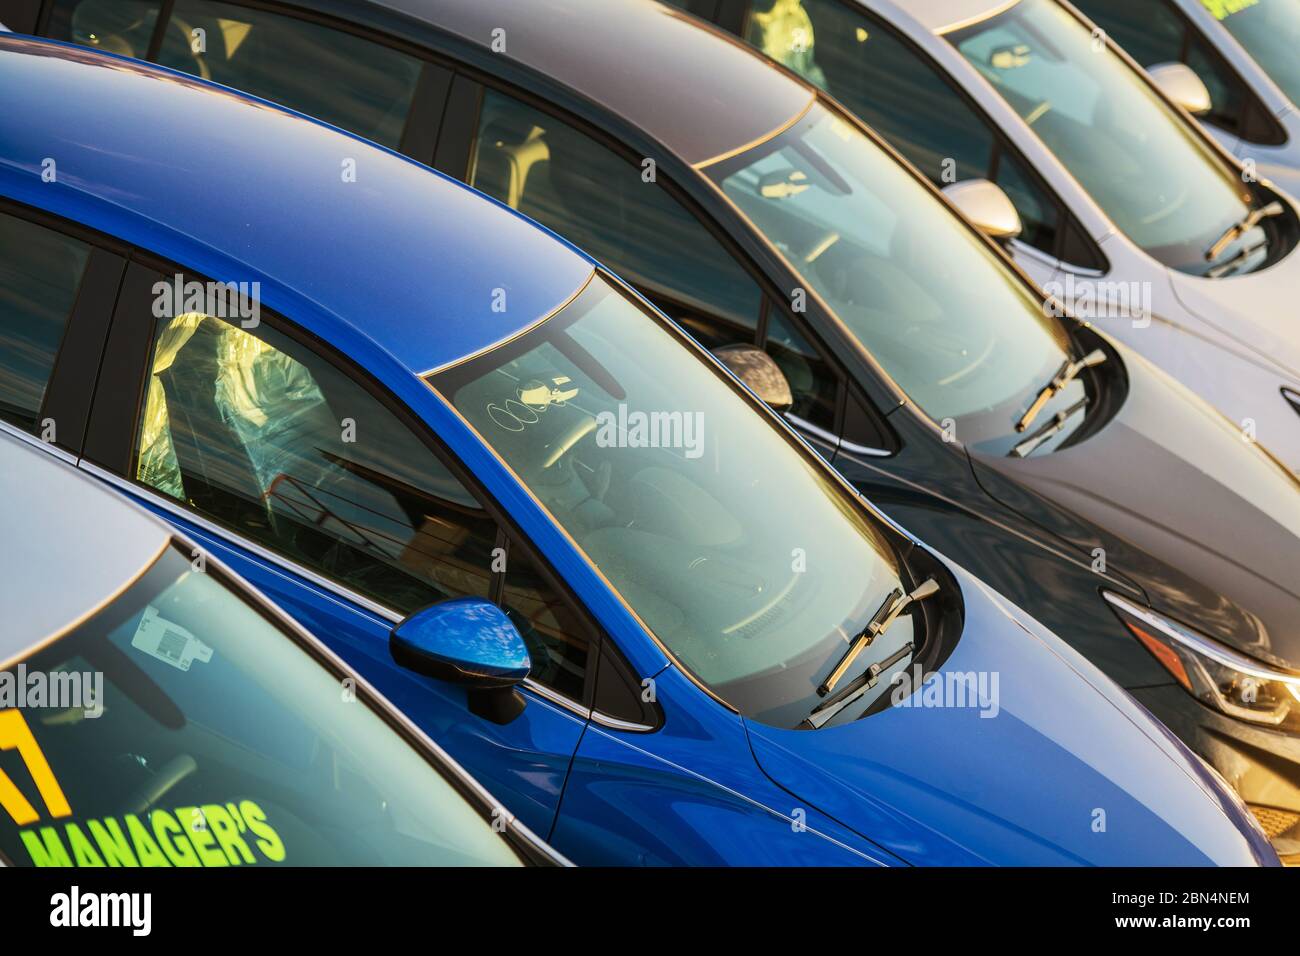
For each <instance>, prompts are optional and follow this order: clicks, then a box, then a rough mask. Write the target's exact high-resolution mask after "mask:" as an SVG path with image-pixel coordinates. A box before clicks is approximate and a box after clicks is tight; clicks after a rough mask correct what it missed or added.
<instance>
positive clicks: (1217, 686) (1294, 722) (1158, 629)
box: [1102, 591, 1300, 733]
mask: <svg viewBox="0 0 1300 956" xmlns="http://www.w3.org/2000/svg"><path fill="white" fill-rule="evenodd" d="M1102 596H1103V597H1105V598H1106V600H1107V601H1108V602H1109V603H1110V606H1111V609H1112V610H1113V611H1114V612H1115V613H1116V615H1118V616H1119V619H1120V620H1121V621H1123V622H1124V625H1125V626H1126V627H1127V628H1128V629H1129V630H1130V631H1131V632H1132V633H1133V636H1134V637H1136V638H1137V639H1138V640H1139V641H1140V642H1141V643H1142V645H1143V646H1144V647H1145V648H1146V649H1147V650H1148V651H1150V652H1151V653H1152V655H1153V656H1154V657H1155V659H1156V660H1158V661H1159V662H1160V664H1161V665H1162V666H1163V667H1164V669H1165V670H1167V671H1169V673H1170V674H1172V675H1173V677H1174V679H1175V680H1176V681H1178V683H1180V684H1181V685H1182V686H1183V687H1184V688H1186V690H1187V691H1188V692H1189V693H1190V694H1192V695H1193V696H1195V697H1197V698H1199V699H1200V700H1201V701H1203V702H1204V703H1206V704H1209V705H1210V706H1211V707H1214V708H1216V709H1217V710H1220V711H1222V712H1223V713H1225V714H1228V715H1229V716H1232V717H1237V718H1240V719H1241V720H1248V721H1250V722H1251V723H1254V724H1264V725H1265V726H1268V727H1275V728H1277V729H1278V730H1286V731H1290V732H1291V733H1300V674H1297V673H1291V672H1288V671H1283V670H1279V669H1277V668H1275V667H1270V666H1269V665H1267V664H1262V663H1260V662H1259V661H1256V660H1253V659H1252V658H1249V657H1247V656H1246V655H1244V654H1240V653H1238V652H1237V651H1234V650H1230V649H1229V648H1227V647H1225V646H1224V645H1222V644H1220V643H1219V642H1218V641H1213V640H1211V639H1210V638H1208V637H1205V636H1204V635H1202V634H1198V633H1197V632H1196V631H1193V630H1192V629H1191V628H1190V627H1187V626H1186V625H1184V624H1179V623H1178V622H1177V621H1171V620H1169V618H1167V617H1164V616H1163V615H1160V614H1157V613H1155V612H1154V611H1152V610H1151V609H1150V608H1145V607H1142V606H1141V605H1139V604H1134V603H1133V602H1132V601H1129V600H1126V599H1125V598H1122V597H1120V596H1119V595H1118V594H1112V593H1110V592H1109V591H1103V592H1102Z"/></svg>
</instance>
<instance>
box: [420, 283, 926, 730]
mask: <svg viewBox="0 0 1300 956" xmlns="http://www.w3.org/2000/svg"><path fill="white" fill-rule="evenodd" d="M430 382H431V384H432V385H433V387H434V388H436V389H437V390H438V391H439V392H440V393H441V394H443V395H445V396H447V397H448V398H449V399H450V400H451V401H452V402H453V404H454V405H455V407H456V409H457V410H458V411H459V412H460V413H461V415H463V416H464V417H465V418H466V419H467V420H468V421H469V422H470V423H471V424H472V425H473V426H474V427H475V428H476V429H477V430H478V431H479V433H480V434H481V435H483V437H484V439H485V440H486V441H487V442H488V443H489V444H491V445H492V447H493V448H494V449H496V451H497V453H498V454H500V455H501V456H502V458H503V459H504V460H505V461H506V463H507V464H508V465H509V466H510V467H511V468H512V469H513V470H514V472H515V473H516V474H517V475H518V476H519V478H520V479H521V480H522V481H523V482H524V483H525V484H526V485H527V486H528V488H529V489H530V490H531V491H532V492H533V493H534V494H535V495H536V496H537V497H538V498H539V499H540V500H541V502H542V504H543V505H544V506H545V507H546V508H547V509H548V510H549V511H550V513H551V515H552V517H553V518H554V520H555V521H556V522H557V523H558V524H559V525H560V526H561V527H563V528H564V530H565V531H566V532H568V534H570V535H571V536H572V537H573V539H574V541H575V542H576V543H577V545H578V547H579V548H581V549H582V551H583V552H584V553H585V554H586V556H587V557H588V559H589V560H590V561H591V562H592V563H593V564H594V565H595V566H596V567H597V568H598V569H599V570H600V571H601V572H602V573H603V574H604V576H605V577H606V578H607V579H608V580H609V581H610V583H611V585H612V586H613V587H614V588H615V589H616V590H617V591H618V592H619V594H621V595H622V597H623V599H624V600H625V601H626V602H627V603H628V605H629V606H630V607H631V608H632V610H633V611H635V612H636V613H637V615H639V617H640V618H641V620H642V621H644V622H645V624H646V626H647V627H648V628H649V629H650V630H651V631H652V632H653V633H654V634H655V635H656V636H657V637H658V639H659V640H660V641H662V642H663V643H664V645H665V646H666V647H668V648H669V650H671V652H672V653H673V655H674V656H675V657H676V658H677V660H679V661H680V662H681V663H682V664H683V666H685V667H686V668H688V669H689V670H690V671H691V672H692V673H693V674H694V675H695V676H696V677H697V678H698V679H699V680H700V681H702V682H703V683H705V684H706V685H708V686H709V687H711V688H712V689H713V690H714V691H715V692H716V693H717V694H718V695H719V696H721V697H722V698H723V699H725V700H727V701H729V702H731V703H732V704H734V705H735V706H736V707H737V708H738V709H740V710H741V712H742V713H745V714H748V715H750V716H754V717H756V718H758V719H760V720H763V721H766V722H769V723H774V724H777V725H781V726H791V727H792V726H795V725H796V724H798V723H799V722H800V721H802V720H803V719H804V718H805V717H806V716H807V715H808V713H809V711H810V710H811V709H812V707H813V705H814V704H815V703H816V702H817V701H818V700H819V699H820V698H819V697H818V696H817V694H816V687H817V685H818V683H819V681H820V680H821V679H822V678H823V677H825V675H826V674H827V673H828V672H829V670H830V668H831V667H832V666H833V664H834V663H835V662H836V661H837V660H838V659H839V657H840V656H841V655H842V654H843V651H844V648H845V642H846V641H847V640H849V639H850V638H851V637H852V636H854V635H856V634H858V633H859V632H861V631H862V629H863V628H864V627H865V626H866V624H867V622H868V620H869V619H870V617H871V615H872V614H873V613H875V611H876V609H877V608H878V607H880V605H881V604H882V603H883V601H884V598H885V596H886V595H887V594H889V593H890V591H891V589H892V588H894V587H896V586H897V585H898V566H897V563H896V559H895V557H894V556H893V554H892V552H891V550H890V549H889V546H888V544H887V543H886V541H885V539H884V538H883V536H882V534H881V532H880V530H879V529H877V528H876V527H875V526H874V525H872V524H871V523H870V522H869V521H868V520H867V518H866V516H865V515H864V514H863V512H862V511H861V510H860V509H859V508H858V507H857V505H856V503H855V502H854V500H853V499H852V498H851V497H850V496H849V495H848V494H847V493H846V492H845V491H844V490H843V489H842V488H841V486H840V485H838V484H837V483H836V482H834V481H833V480H832V479H831V477H830V476H829V475H828V474H827V473H826V472H825V471H824V470H823V469H822V468H821V467H820V466H819V465H817V464H816V463H815V459H813V458H812V457H811V456H807V454H806V453H801V452H800V451H798V450H797V447H796V446H795V445H794V444H793V443H792V441H791V440H790V439H789V438H788V437H787V436H785V435H783V434H782V433H781V432H780V431H778V430H777V429H775V428H773V427H772V426H771V425H770V424H769V423H768V422H767V421H766V420H765V419H764V417H763V416H761V415H758V414H756V410H755V406H753V405H752V404H751V403H750V402H749V401H747V400H745V399H744V398H742V397H741V396H740V395H739V394H738V393H737V392H736V391H734V390H733V388H732V386H730V385H729V384H728V383H727V381H726V380H725V379H724V378H723V377H722V376H721V375H720V374H719V373H718V372H716V371H715V370H713V369H712V368H710V367H709V366H707V365H706V364H705V363H704V362H702V361H701V360H700V359H699V358H698V357H696V355H695V354H694V353H693V351H692V350H691V349H690V348H688V347H687V345H686V344H685V343H684V342H683V341H682V340H680V339H678V338H677V337H676V336H675V335H674V334H673V333H671V332H670V331H668V329H666V328H665V327H663V326H661V325H660V324H659V322H658V320H656V319H654V318H653V317H652V316H651V315H650V313H648V312H643V311H642V310H641V309H640V308H639V307H638V306H637V305H635V304H634V303H633V302H631V301H630V300H628V299H625V298H624V297H623V296H622V295H621V294H620V293H619V292H617V291H615V290H613V289H612V288H611V287H610V286H608V285H606V284H605V282H604V280H603V279H600V278H599V277H597V278H595V279H593V280H592V282H591V284H590V285H589V286H588V287H587V289H586V290H585V291H584V292H583V293H582V294H581V295H580V296H579V297H578V298H577V299H576V300H575V301H574V302H573V303H572V304H571V305H569V306H568V307H567V308H565V309H564V310H563V311H561V312H560V313H559V314H558V315H556V316H554V317H552V318H551V319H548V320H547V321H546V322H544V323H542V324H541V325H539V326H537V327H536V328H534V329H532V330H531V331H529V332H528V333H527V334H525V335H523V336H521V337H520V338H518V339H516V340H514V341H513V342H511V343H508V344H507V345H504V346H501V347H499V348H497V349H495V350H493V351H491V352H488V353H486V354H485V355H482V356H480V357H477V358H474V359H472V360H470V361H468V362H466V363H464V364H462V365H460V366H457V367H455V368H452V369H450V370H448V371H445V372H442V373H440V374H438V375H436V376H433V377H432V378H431V379H430ZM510 403H517V404H522V405H525V406H527V407H528V408H530V409H531V410H532V411H533V412H534V413H535V418H536V421H534V422H531V423H529V424H528V425H526V426H525V427H523V428H519V427H512V426H513V422H511V421H505V422H504V423H503V422H502V421H501V420H500V417H499V411H500V410H501V409H502V408H504V407H505V406H506V405H508V404H510ZM900 625H901V626H897V627H896V628H893V629H891V630H890V631H889V633H888V635H887V638H888V640H887V641H886V640H883V639H882V641H881V643H882V644H888V645H889V647H887V648H882V651H883V652H892V651H894V650H897V649H898V648H899V647H900V646H902V644H904V643H906V642H907V641H908V640H909V639H910V637H911V633H912V623H911V621H910V620H908V621H907V622H906V623H903V622H900ZM882 657H883V653H882ZM877 659H880V658H877V657H876V656H875V655H874V654H873V655H865V654H864V655H862V658H861V659H860V665H858V667H857V669H856V670H855V671H854V674H853V676H856V674H857V673H860V671H861V670H862V669H865V668H866V667H867V666H868V665H869V664H870V663H872V662H873V661H875V660H877ZM904 664H905V661H904ZM900 666H902V665H900ZM846 679H847V678H846ZM887 682H888V679H887V677H885V676H884V675H882V677H881V685H880V686H881V687H882V688H883V687H885V686H886V685H887ZM869 702H870V699H867V700H865V701H864V706H865V704H866V703H869ZM848 711H851V713H845V715H844V716H845V719H851V718H853V717H856V716H859V715H860V714H861V713H862V709H861V708H858V709H855V708H854V707H850V708H848Z"/></svg>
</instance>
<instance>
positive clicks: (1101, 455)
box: [970, 346, 1300, 668]
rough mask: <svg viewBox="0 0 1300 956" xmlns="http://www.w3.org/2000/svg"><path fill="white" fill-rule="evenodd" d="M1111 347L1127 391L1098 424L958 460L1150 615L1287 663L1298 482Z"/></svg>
mask: <svg viewBox="0 0 1300 956" xmlns="http://www.w3.org/2000/svg"><path fill="white" fill-rule="evenodd" d="M1116 351H1117V352H1118V354H1119V356H1120V358H1121V360H1122V362H1123V364H1124V367H1125V369H1126V371H1127V373H1128V383H1129V384H1128V396H1127V398H1126V399H1125V400H1124V402H1123V404H1122V405H1121V406H1120V408H1119V411H1118V412H1117V413H1116V414H1115V415H1114V417H1113V418H1112V419H1111V420H1110V421H1109V422H1108V423H1107V424H1106V425H1105V426H1104V427H1102V428H1101V429H1100V430H1099V431H1098V432H1097V433H1096V434H1094V435H1092V436H1091V437H1090V438H1087V439H1086V440H1084V441H1082V442H1080V443H1079V444H1077V445H1072V446H1068V447H1066V448H1063V449H1060V450H1057V451H1054V452H1051V453H1050V454H1045V455H1041V456H1037V457H1030V458H1025V459H1021V458H1000V457H992V456H986V455H981V454H979V453H977V452H971V455H970V457H971V464H972V467H973V469H974V471H975V475H976V478H977V479H978V480H979V482H980V484H981V485H982V486H983V487H984V489H985V490H986V491H987V492H988V493H989V494H990V495H991V496H992V497H994V498H996V499H998V500H999V501H1001V502H1002V503H1003V504H1005V505H1007V506H1008V507H1010V508H1013V509H1015V510H1016V511H1018V512H1020V513H1021V514H1022V515H1023V516H1025V517H1026V518H1029V519H1030V520H1033V521H1035V522H1036V523H1038V524H1040V525H1041V526H1044V527H1046V528H1048V529H1049V530H1051V531H1053V532H1055V533H1057V534H1059V535H1060V536H1061V537H1062V538H1065V539H1066V540H1067V541H1069V542H1070V543H1072V544H1073V545H1075V546H1076V547H1078V548H1079V549H1080V550H1082V551H1083V552H1085V554H1086V555H1088V556H1090V557H1091V558H1092V559H1094V560H1095V559H1097V558H1098V557H1099V556H1100V557H1102V558H1104V560H1105V562H1106V567H1107V569H1108V570H1109V571H1111V572H1114V573H1118V574H1120V575H1122V576H1123V577H1125V578H1126V579H1127V580H1130V581H1132V582H1134V583H1136V584H1137V585H1138V586H1139V587H1140V588H1141V589H1142V590H1143V591H1144V592H1145V593H1146V597H1147V599H1148V601H1149V603H1150V604H1151V606H1152V607H1153V608H1154V609H1156V610H1158V611H1160V612H1162V613H1164V614H1168V615H1169V616H1170V617H1173V618H1176V619H1178V620H1179V621H1181V622H1183V623H1184V624H1187V625H1189V626H1191V627H1193V628H1195V629H1197V630H1199V631H1201V632H1202V633H1204V634H1206V635H1208V636H1209V637H1212V638H1214V639H1216V640H1219V641H1222V642H1224V643H1226V644H1229V645H1231V646H1233V647H1235V648H1237V649H1238V650H1240V651H1242V652H1243V653H1245V654H1248V655H1250V656H1252V657H1256V658H1258V659H1260V660H1263V661H1266V662H1269V663H1272V664H1275V665H1278V666H1281V667H1291V668H1296V667H1300V483H1297V481H1296V479H1295V477H1294V476H1292V475H1291V474H1290V472H1288V471H1287V470H1286V469H1285V468H1283V467H1282V466H1281V465H1279V464H1278V463H1277V462H1276V461H1275V460H1274V459H1273V458H1271V457H1270V456H1269V455H1268V454H1267V453H1266V452H1265V451H1263V450H1262V449H1261V448H1260V447H1259V446H1258V445H1256V444H1253V443H1248V442H1246V441H1244V440H1243V438H1242V435H1241V433H1240V432H1239V431H1237V429H1235V428H1234V427H1233V426H1232V424H1231V423H1230V422H1228V421H1227V420H1226V419H1225V418H1223V416H1222V415H1220V414H1219V413H1218V412H1216V411H1215V410H1214V409H1213V408H1211V407H1210V406H1209V405H1208V404H1206V403H1205V402H1203V401H1201V400H1200V399H1199V398H1197V397H1196V396H1194V395H1193V394H1192V393H1191V392H1190V391H1188V390H1187V389H1186V388H1184V387H1183V386H1182V385H1180V384H1179V383H1177V382H1175V381H1174V380H1173V379H1172V378H1170V377H1169V376H1168V375H1166V374H1165V373H1163V372H1161V371H1160V370H1158V369H1156V368H1155V367H1154V366H1152V365H1151V364H1150V363H1149V362H1147V361H1146V360H1145V359H1142V358H1141V357H1139V356H1137V355H1135V354H1134V353H1132V352H1130V351H1128V350H1127V349H1124V348H1122V347H1118V346H1117V347H1116ZM1099 548H1100V549H1102V552H1104V553H1102V552H1098V551H1097V550H1096V549H1099Z"/></svg>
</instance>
